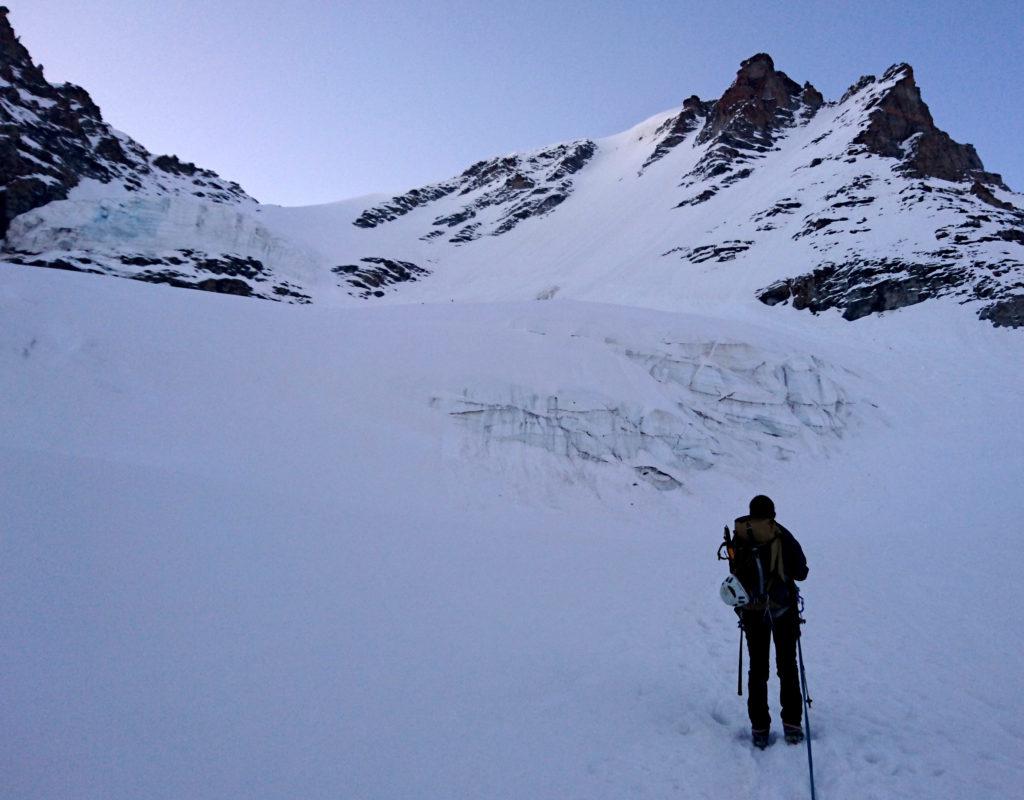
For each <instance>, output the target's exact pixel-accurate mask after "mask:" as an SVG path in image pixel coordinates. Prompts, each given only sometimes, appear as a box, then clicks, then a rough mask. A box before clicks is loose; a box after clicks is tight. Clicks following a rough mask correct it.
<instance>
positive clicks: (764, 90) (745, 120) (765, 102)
mask: <svg viewBox="0 0 1024 800" xmlns="http://www.w3.org/2000/svg"><path fill="white" fill-rule="evenodd" d="M801 94H802V90H801V87H800V84H798V83H796V82H795V81H794V80H792V79H791V78H790V77H789V76H788V75H786V73H785V72H779V71H776V69H775V62H774V61H772V57H771V56H769V55H768V54H767V53H758V54H757V55H754V56H751V57H750V58H748V59H746V60H745V61H744V62H742V63H741V64H740V68H739V71H738V72H737V73H736V79H735V80H734V81H733V83H732V85H731V86H730V87H729V88H728V89H726V90H725V92H724V94H723V95H722V96H721V97H720V98H719V99H718V101H716V102H715V104H714V107H713V110H712V112H711V117H710V119H709V121H708V122H709V124H708V125H707V126H706V127H705V128H704V130H703V131H701V134H700V139H699V141H707V140H708V139H711V138H712V137H714V136H717V135H718V134H719V133H721V131H722V130H723V129H725V128H727V127H729V126H730V125H742V126H749V127H750V128H753V129H762V130H763V129H766V128H769V127H772V126H774V125H776V124H777V116H776V115H777V114H778V113H779V112H787V111H793V110H794V109H795V108H796V107H797V105H798V104H799V102H800V98H801Z"/></svg>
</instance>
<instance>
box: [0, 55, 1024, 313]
mask: <svg viewBox="0 0 1024 800" xmlns="http://www.w3.org/2000/svg"><path fill="white" fill-rule="evenodd" d="M773 92H774V93H777V94H778V95H779V96H778V97H776V96H774V95H773V94H772V93H773ZM747 95H750V96H749V98H748V99H747V100H746V101H744V102H739V101H737V100H736V97H737V96H739V97H745V96H747ZM97 114H98V111H97ZM161 163H163V162H161ZM147 164H148V162H147ZM190 168H191V167H190ZM145 169H146V170H147V171H146V172H143V173H140V174H139V175H134V173H133V175H134V181H135V182H134V183H129V182H126V181H118V180H108V181H106V182H104V181H103V179H101V178H96V177H91V176H86V177H85V178H83V179H82V180H80V181H79V182H78V183H77V185H75V186H74V187H73V188H71V189H70V190H68V191H67V193H66V194H67V197H66V199H62V200H59V201H54V202H49V203H47V204H45V205H42V206H40V207H38V208H34V209H32V210H29V211H26V212H25V213H22V214H20V215H19V216H16V217H15V218H14V219H13V220H12V221H11V224H10V229H9V230H8V231H7V235H6V238H5V240H4V242H3V244H2V247H0V260H2V261H8V262H11V263H19V264H29V265H35V266H56V267H59V268H61V269H65V270H80V271H86V272H96V273H102V274H111V275H116V276H119V277H130V278H136V279H139V280H144V281H149V282H163V283H171V284H172V285H176V286H185V287H191V288H201V289H210V290H214V291H219V292H227V293H234V294H244V295H249V296H255V297H261V298H268V299H276V300H286V301H289V302H299V303H308V302H318V303H324V304H328V305H334V306H350V305H356V304H361V303H365V302H371V303H390V302H398V303H419V302H448V301H451V300H454V301H456V302H459V301H462V302H480V301H487V302H490V301H496V300H500V301H522V300H533V299H537V298H550V297H559V298H562V299H565V298H568V299H575V300H585V301H598V302H608V303H618V304H627V305H636V306H643V307H648V308H656V309H661V310H667V311H702V312H708V311H713V312H714V313H718V312H720V311H722V312H723V313H728V311H727V309H729V308H731V307H735V306H737V305H742V306H753V305H757V304H759V303H768V304H771V305H778V304H779V303H791V304H792V305H793V306H794V307H797V308H809V309H810V310H812V311H815V312H820V311H826V310H831V309H836V310H838V311H839V312H841V313H842V314H843V315H844V316H846V317H847V318H848V319H851V320H853V319H859V318H861V317H864V316H866V315H868V314H872V313H877V312H881V311H886V310H891V309H894V308H898V307H903V306H907V305H913V304H916V303H919V302H924V301H926V300H927V301H933V300H935V299H936V298H948V300H947V302H948V301H952V302H956V303H958V304H966V305H967V306H968V308H970V309H971V310H973V311H974V312H975V313H976V314H980V315H981V316H982V317H983V318H986V319H990V320H991V321H992V322H994V323H996V324H999V325H1014V326H1019V325H1024V295H1021V287H1022V286H1024V250H1022V249H1021V248H1022V247H1024V198H1022V196H1021V195H1020V194H1018V193H1015V192H1012V191H1010V190H1009V189H1008V187H1006V186H1005V185H1004V184H1003V183H1002V180H1001V179H1000V178H999V176H998V175H996V174H994V173H989V172H985V171H984V170H983V168H982V165H981V161H980V159H979V158H978V156H977V154H976V153H975V152H974V150H973V148H972V147H971V146H970V145H960V144H957V143H956V142H953V141H952V139H950V138H949V137H948V136H947V135H946V134H945V133H943V132H942V131H941V130H939V129H938V128H937V127H935V125H934V122H933V120H932V118H931V115H930V112H929V111H928V108H927V106H926V105H925V104H924V102H923V100H922V99H921V96H920V91H919V89H918V88H917V86H916V83H915V82H914V76H913V71H912V70H911V68H910V67H909V66H907V65H896V66H894V67H892V68H890V69H889V70H888V71H886V72H885V73H884V74H883V75H882V76H881V77H880V78H878V79H875V78H873V77H870V76H869V77H868V78H863V79H861V80H860V81H859V82H857V83H856V84H855V85H854V86H852V87H851V88H850V90H849V91H848V92H847V93H846V94H845V95H844V96H843V97H842V98H840V99H839V100H836V101H832V102H825V101H824V100H823V99H822V98H821V96H820V94H818V93H817V92H816V90H814V89H813V87H811V86H810V85H809V84H807V85H805V87H804V88H803V89H802V90H801V89H800V87H799V85H798V84H796V83H795V82H793V81H791V80H790V79H789V78H788V77H787V76H786V75H785V73H782V72H778V71H776V70H775V69H774V65H773V63H772V61H771V59H770V58H769V57H768V56H766V55H764V54H759V55H758V56H755V57H753V58H751V59H748V60H747V61H745V62H743V64H742V65H741V68H740V71H739V72H738V74H737V76H736V79H735V81H734V82H733V84H732V85H731V86H730V87H729V88H728V89H727V90H726V91H725V93H724V94H723V96H722V97H721V98H720V99H718V100H717V101H701V100H699V99H698V98H696V97H693V98H690V99H688V100H687V101H686V102H685V103H684V104H683V106H682V107H681V108H677V109H673V110H671V111H668V112H665V113H663V114H659V115H656V116H654V117H652V118H650V119H649V120H646V121H644V122H642V123H640V124H639V125H637V126H635V127H634V128H632V129H630V130H628V131H625V132H623V133H620V134H617V135H614V136H610V137H606V138H603V139H599V140H589V139H581V140H577V141H573V142H567V143H561V144H556V145H552V146H551V147H546V148H541V149H538V150H535V151H532V152H528V153H513V154H508V155H505V156H499V157H496V158H494V159H491V160H488V161H481V162H478V163H476V164H473V165H471V166H470V167H468V168H467V169H466V170H465V171H464V172H463V173H461V174H460V175H457V176H454V177H453V178H450V179H448V180H445V181H441V182H439V183H436V184H432V185H429V186H424V187H419V188H416V189H411V190H409V191H408V192H406V193H405V194H403V195H399V196H395V197H386V196H379V197H366V198H356V199H353V200H347V201H343V202H340V203H333V204H329V205H325V206H317V207H308V208H288V209H286V208H279V207H274V206H261V205H258V204H256V203H254V202H252V201H251V199H249V198H247V197H234V196H233V195H230V194H228V195H225V196H224V197H220V195H218V196H217V197H216V198H215V197H212V196H206V189H207V188H208V187H206V181H205V180H204V181H201V184H202V185H200V186H198V187H197V186H195V185H192V184H190V183H188V182H187V181H186V182H185V183H184V184H182V185H181V186H178V184H174V185H170V184H167V185H165V183H161V182H160V181H166V180H169V179H168V178H165V177H163V174H162V172H161V170H159V169H155V170H154V169H151V168H150V167H149V166H146V167H145ZM156 176H160V177H159V179H158V177H156ZM179 177H180V176H179ZM197 180H198V179H197ZM209 180H213V178H210V179H209ZM136 184H138V185H136ZM196 192H198V194H196ZM225 198H226V199H225ZM780 312H781V309H780Z"/></svg>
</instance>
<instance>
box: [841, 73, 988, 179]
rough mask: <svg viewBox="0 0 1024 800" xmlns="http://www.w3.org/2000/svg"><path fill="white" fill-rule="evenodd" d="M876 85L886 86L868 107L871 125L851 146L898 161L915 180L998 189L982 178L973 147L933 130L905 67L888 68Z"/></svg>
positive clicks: (857, 88)
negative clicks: (977, 182)
mask: <svg viewBox="0 0 1024 800" xmlns="http://www.w3.org/2000/svg"><path fill="white" fill-rule="evenodd" d="M873 82H874V79H873V78H872V77H871V76H867V77H866V78H862V79H861V81H860V82H859V83H858V84H856V85H855V86H854V87H851V90H850V91H849V92H847V94H846V95H845V96H844V99H845V98H847V97H850V96H853V95H854V94H857V93H858V92H859V91H860V90H861V89H863V88H864V87H866V86H869V85H871V83H873ZM879 83H880V84H881V85H886V84H888V86H887V87H886V88H885V89H884V90H883V91H882V92H880V93H879V94H877V95H876V96H875V97H873V98H872V99H871V100H870V101H869V102H868V105H867V108H868V109H869V122H868V125H867V127H866V128H864V130H862V131H861V132H860V133H859V134H858V135H857V137H856V138H855V139H854V140H853V141H854V144H857V145H863V146H864V147H865V148H866V149H867V150H868V151H869V152H872V153H876V154H877V155H881V156H887V157H890V158H899V159H901V160H902V161H903V163H904V171H905V172H906V173H907V174H909V175H912V176H914V177H931V178H940V179H942V180H947V181H962V180H967V179H974V180H980V181H981V182H982V183H993V184H995V185H998V186H1002V179H1001V178H1000V177H999V176H998V175H995V174H993V173H987V172H985V168H984V166H983V165H982V163H981V158H979V156H978V153H977V152H976V151H975V149H974V146H973V145H970V144H959V143H958V142H955V141H954V140H953V139H952V137H950V135H949V134H948V133H946V132H945V131H942V130H939V128H938V127H936V125H935V120H934V119H933V118H932V115H931V111H929V109H928V105H927V104H926V103H925V102H924V100H923V99H922V98H921V90H920V88H919V87H918V85H917V82H916V81H915V80H914V70H913V68H912V67H911V66H910V65H909V64H894V65H893V66H891V67H889V69H888V70H886V72H885V74H883V75H882V78H881V81H879Z"/></svg>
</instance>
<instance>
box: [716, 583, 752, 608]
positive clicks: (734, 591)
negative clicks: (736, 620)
mask: <svg viewBox="0 0 1024 800" xmlns="http://www.w3.org/2000/svg"><path fill="white" fill-rule="evenodd" d="M718 593H719V594H720V595H721V597H722V602H724V603H725V604H726V605H727V606H732V607H733V608H741V607H742V606H745V605H746V604H747V603H749V602H750V595H748V594H747V590H746V589H744V588H743V584H742V583H740V579H739V578H737V577H736V576H735V575H728V576H727V577H726V579H725V580H724V581H722V587H721V588H720V589H719V590H718Z"/></svg>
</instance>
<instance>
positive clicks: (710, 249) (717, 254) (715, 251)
mask: <svg viewBox="0 0 1024 800" xmlns="http://www.w3.org/2000/svg"><path fill="white" fill-rule="evenodd" d="M753 244H754V243H753V242H752V241H750V240H749V239H748V240H739V239H733V240H730V241H727V242H722V243H721V244H702V245H698V246H697V247H673V248H672V249H671V250H669V251H667V252H665V253H662V255H663V256H667V255H671V254H673V253H679V257H680V258H682V259H685V260H686V261H689V262H690V263H691V264H703V263H704V262H705V261H717V262H719V263H721V262H724V261H733V260H735V258H736V256H738V255H739V254H740V253H743V252H745V251H747V250H749V249H750V247H751V245H753Z"/></svg>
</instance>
